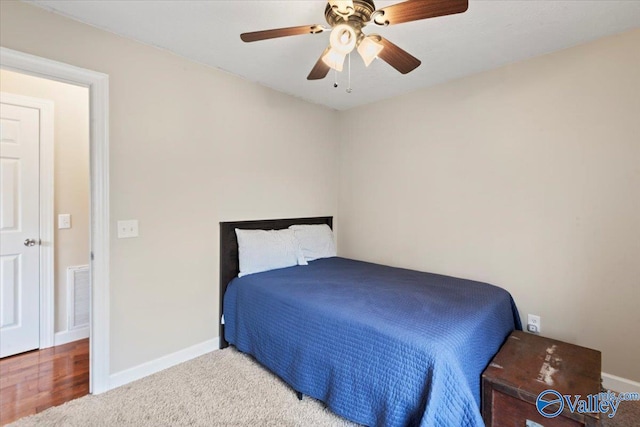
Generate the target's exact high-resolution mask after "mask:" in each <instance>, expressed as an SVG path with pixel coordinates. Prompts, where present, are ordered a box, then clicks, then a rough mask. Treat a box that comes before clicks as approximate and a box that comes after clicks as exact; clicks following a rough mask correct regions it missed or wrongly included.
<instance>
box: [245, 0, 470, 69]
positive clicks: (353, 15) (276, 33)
mask: <svg viewBox="0 0 640 427" xmlns="http://www.w3.org/2000/svg"><path fill="white" fill-rule="evenodd" d="M468 6H469V2H468V0H408V1H405V2H402V3H397V4H394V5H391V6H388V7H385V8H382V9H378V10H376V7H375V4H374V3H373V0H330V1H329V2H328V3H327V6H326V7H325V10H324V16H325V19H326V20H327V23H328V24H329V25H330V27H329V28H327V27H325V26H323V25H320V24H316V25H302V26H299V27H287V28H276V29H273V30H263V31H254V32H251V33H243V34H241V35H240V38H241V39H242V40H243V41H244V42H255V41H259V40H266V39H273V38H278V37H287V36H297V35H302V34H318V33H322V32H324V31H331V35H330V37H329V46H328V47H327V48H326V49H325V50H324V52H323V53H322V55H321V56H320V58H319V59H318V61H317V62H316V64H315V66H314V67H313V69H312V70H311V72H310V73H309V75H308V76H307V79H308V80H319V79H323V78H325V77H326V75H327V74H328V73H329V70H330V69H334V70H336V71H342V69H343V66H344V61H345V58H346V56H347V55H348V54H350V53H351V52H352V51H353V50H354V49H356V50H357V51H358V53H359V54H360V56H361V57H362V59H363V61H364V63H365V65H366V66H367V67H368V66H369V65H370V64H371V62H372V61H373V60H374V59H375V58H380V59H382V60H383V61H385V62H386V63H388V64H389V65H391V66H392V67H393V68H395V69H396V70H398V71H399V72H401V73H402V74H407V73H409V72H411V71H413V70H415V69H416V68H417V67H418V66H419V65H420V60H419V59H417V58H416V57H414V56H412V55H411V54H409V53H408V52H407V51H405V50H403V49H401V48H400V47H398V46H396V45H395V44H393V43H391V42H390V41H389V40H387V39H385V38H384V37H382V36H380V35H378V34H369V35H367V34H365V33H364V32H363V29H364V27H366V26H367V25H369V24H375V25H378V26H382V27H386V26H387V25H396V24H402V23H405V22H411V21H418V20H421V19H427V18H434V17H437V16H445V15H453V14H456V13H462V12H464V11H466V10H467V8H468Z"/></svg>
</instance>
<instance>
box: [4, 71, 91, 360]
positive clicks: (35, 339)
mask: <svg viewBox="0 0 640 427" xmlns="http://www.w3.org/2000/svg"><path fill="white" fill-rule="evenodd" d="M0 102H1V109H0V112H1V113H2V117H1V118H0V120H1V124H0V125H1V130H2V141H1V144H2V147H1V150H2V152H1V154H2V158H3V159H2V173H3V178H6V179H3V181H2V183H1V184H2V206H1V208H2V209H1V210H2V224H1V225H0V233H1V234H2V244H1V246H2V248H1V250H2V253H1V254H0V255H2V258H1V259H2V260H3V262H2V264H0V268H1V269H2V270H3V273H12V274H2V275H0V289H1V290H2V295H1V296H2V297H3V298H2V300H3V303H2V306H1V307H0V311H1V312H2V316H0V318H2V319H1V321H0V339H1V340H0V357H6V356H11V355H13V354H17V353H21V352H24V351H29V350H34V349H43V348H47V347H50V346H52V345H61V344H66V343H68V342H72V341H76V340H79V339H84V338H88V337H89V289H90V283H89V278H90V275H89V252H90V251H89V238H90V236H89V232H90V227H89V218H90V215H89V209H90V194H89V90H88V89H87V88H86V87H82V86H77V85H71V84H68V83H62V82H58V81H54V80H50V79H43V78H40V77H35V76H30V75H27V74H23V73H17V72H14V71H9V70H0ZM38 213H39V214H38ZM38 271H40V274H38ZM9 281H11V283H9ZM5 282H6V283H5ZM38 282H39V284H40V286H39V287H38ZM38 295H40V298H39V299H38ZM38 329H39V331H40V333H39V334H38ZM54 332H55V334H54Z"/></svg>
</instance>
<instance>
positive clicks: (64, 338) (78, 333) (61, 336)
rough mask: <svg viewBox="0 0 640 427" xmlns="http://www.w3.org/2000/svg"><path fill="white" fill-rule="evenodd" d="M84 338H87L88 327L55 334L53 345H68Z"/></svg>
mask: <svg viewBox="0 0 640 427" xmlns="http://www.w3.org/2000/svg"><path fill="white" fill-rule="evenodd" d="M85 338H89V327H86V328H80V329H73V330H71V331H62V332H56V333H55V335H54V336H53V345H54V346H55V345H62V344H68V343H70V342H74V341H78V340H83V339H85Z"/></svg>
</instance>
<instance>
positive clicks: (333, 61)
mask: <svg viewBox="0 0 640 427" xmlns="http://www.w3.org/2000/svg"><path fill="white" fill-rule="evenodd" d="M346 56H347V55H345V54H343V53H340V52H338V51H337V50H335V49H334V48H331V49H329V51H328V52H327V53H325V54H324V56H323V57H322V61H323V62H324V63H325V64H327V66H329V67H331V68H333V69H334V70H336V71H342V68H343V66H344V59H345V58H346Z"/></svg>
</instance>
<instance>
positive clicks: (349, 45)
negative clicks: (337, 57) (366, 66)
mask: <svg viewBox="0 0 640 427" xmlns="http://www.w3.org/2000/svg"><path fill="white" fill-rule="evenodd" d="M357 38H358V37H357V36H356V32H355V30H354V29H353V28H351V27H350V26H349V25H347V24H340V25H336V26H335V27H333V30H331V35H330V36H329V44H330V45H331V49H333V50H335V51H336V52H338V53H341V54H342V55H347V54H349V53H351V51H352V50H353V49H354V48H355V47H356V41H357Z"/></svg>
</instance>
